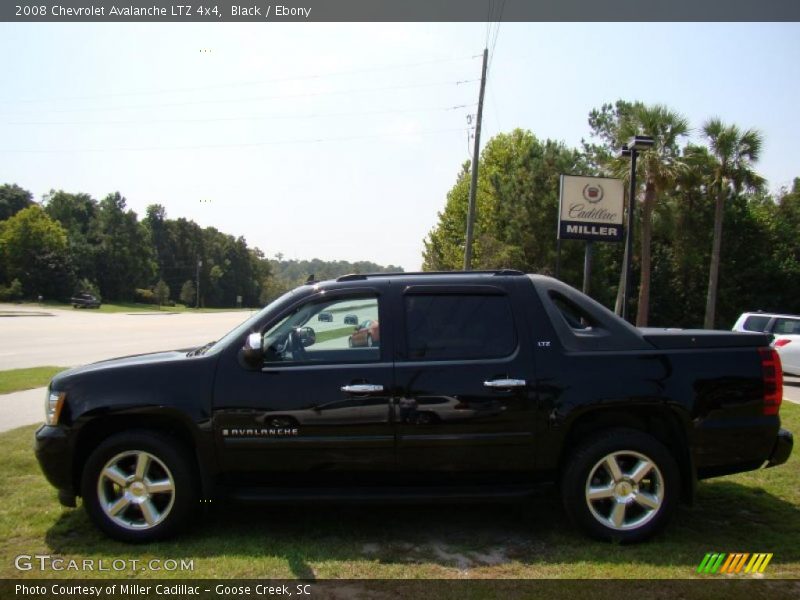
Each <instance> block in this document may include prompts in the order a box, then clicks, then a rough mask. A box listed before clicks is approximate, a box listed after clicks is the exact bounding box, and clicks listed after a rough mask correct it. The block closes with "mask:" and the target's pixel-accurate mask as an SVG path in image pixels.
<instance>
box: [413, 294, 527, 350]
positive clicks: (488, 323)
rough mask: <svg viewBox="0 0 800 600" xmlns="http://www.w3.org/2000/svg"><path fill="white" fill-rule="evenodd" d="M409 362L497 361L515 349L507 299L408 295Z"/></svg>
mask: <svg viewBox="0 0 800 600" xmlns="http://www.w3.org/2000/svg"><path fill="white" fill-rule="evenodd" d="M405 310H406V315H405V324H406V343H407V345H408V358H409V360H420V359H421V360H448V359H450V360H453V359H471V358H500V357H503V356H508V355H509V354H511V353H512V352H513V351H514V349H515V348H516V347H517V335H516V329H515V328H514V318H513V316H512V313H511V305H510V304H509V301H508V298H507V297H506V296H500V295H498V296H493V295H492V296H490V295H460V294H459V295H434V294H431V295H416V294H414V295H408V296H406V297H405Z"/></svg>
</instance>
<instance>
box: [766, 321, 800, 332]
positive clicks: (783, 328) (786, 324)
mask: <svg viewBox="0 0 800 600" xmlns="http://www.w3.org/2000/svg"><path fill="white" fill-rule="evenodd" d="M772 333H775V334H778V335H792V334H798V333H800V320H798V319H775V327H774V329H773V330H772Z"/></svg>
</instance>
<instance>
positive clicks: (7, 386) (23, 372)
mask: <svg viewBox="0 0 800 600" xmlns="http://www.w3.org/2000/svg"><path fill="white" fill-rule="evenodd" d="M67 368H68V367H33V368H30V369H10V370H8V371H0V394H10V393H11V392H19V391H22V390H32V389H33V388H37V387H42V386H45V385H47V384H48V383H50V380H51V379H52V378H53V376H54V375H55V374H56V373H60V372H61V371H64V370H66V369H67Z"/></svg>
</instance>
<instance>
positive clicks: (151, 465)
mask: <svg viewBox="0 0 800 600" xmlns="http://www.w3.org/2000/svg"><path fill="white" fill-rule="evenodd" d="M140 456H143V457H144V459H142V464H143V465H147V466H146V467H143V469H145V471H144V476H143V477H142V479H141V480H138V479H137V473H136V468H137V465H139V460H140V458H139V457H140ZM108 466H114V467H115V468H116V470H114V469H109V471H108V472H111V471H114V475H113V476H112V477H109V476H107V475H104V474H103V473H104V469H106V467H108ZM117 473H120V474H122V475H125V476H127V482H126V483H125V484H124V487H123V486H122V485H120V484H119V483H115V481H116V480H115V479H114V478H115V477H117V478H120V475H117ZM165 482H167V485H169V484H171V491H166V490H158V491H156V490H157V489H158V488H157V487H156V486H157V485H160V486H161V487H166V486H165ZM150 486H153V487H150ZM198 487H199V486H198V480H197V476H196V471H195V469H194V465H193V460H192V458H191V456H190V454H189V452H188V451H187V450H186V449H185V448H184V447H183V446H180V445H178V444H176V442H175V441H173V440H170V439H169V438H168V437H166V436H164V435H162V434H160V433H157V432H154V431H148V430H132V431H127V432H124V433H118V434H116V435H113V436H111V437H109V438H108V439H106V440H105V441H103V442H102V443H101V444H100V445H99V446H98V447H97V449H96V450H95V451H94V452H92V454H91V455H90V456H89V459H88V460H87V461H86V465H85V467H84V469H83V476H82V478H81V494H82V496H83V504H84V507H85V508H86V512H87V513H88V514H89V518H90V519H91V520H92V521H93V522H94V523H95V525H97V527H99V528H100V529H101V530H102V531H103V532H104V533H106V534H107V535H108V536H110V537H112V538H114V539H116V540H120V541H123V542H152V541H155V540H160V539H164V538H167V537H170V536H172V535H174V534H176V533H177V532H178V531H180V529H181V528H182V527H183V526H184V525H186V523H187V522H188V520H189V518H190V517H191V516H192V515H193V513H194V512H195V510H196V509H197V507H198V500H199V494H198ZM101 494H102V495H103V499H102V500H101ZM123 497H124V499H123ZM117 503H119V504H120V506H123V507H124V508H122V509H121V510H119V512H118V513H117V514H116V515H111V514H109V509H110V508H111V506H113V505H115V504H117ZM145 505H147V506H148V507H149V508H148V509H147V511H145V510H144V508H143V507H145ZM104 507H105V508H104ZM146 512H147V516H146V515H145V513H146ZM148 517H149V520H148ZM123 522H124V523H125V524H123Z"/></svg>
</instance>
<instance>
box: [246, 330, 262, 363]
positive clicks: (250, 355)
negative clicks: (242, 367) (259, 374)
mask: <svg viewBox="0 0 800 600" xmlns="http://www.w3.org/2000/svg"><path fill="white" fill-rule="evenodd" d="M242 358H243V359H244V361H245V362H246V363H247V364H249V365H257V364H259V363H261V361H263V360H264V350H263V349H262V348H261V334H260V333H251V334H250V335H248V336H247V339H246V340H245V341H244V346H243V347H242Z"/></svg>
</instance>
